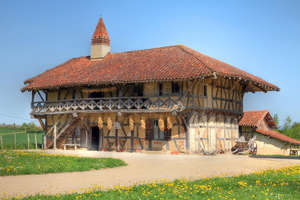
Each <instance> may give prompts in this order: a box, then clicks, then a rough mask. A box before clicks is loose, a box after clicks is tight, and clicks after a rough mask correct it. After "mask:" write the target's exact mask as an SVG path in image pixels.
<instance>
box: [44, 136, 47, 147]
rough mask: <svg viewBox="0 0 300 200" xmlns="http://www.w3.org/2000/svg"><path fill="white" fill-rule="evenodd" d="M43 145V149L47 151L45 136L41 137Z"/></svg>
mask: <svg viewBox="0 0 300 200" xmlns="http://www.w3.org/2000/svg"><path fill="white" fill-rule="evenodd" d="M43 144H44V146H43V149H47V136H46V135H44V136H43Z"/></svg>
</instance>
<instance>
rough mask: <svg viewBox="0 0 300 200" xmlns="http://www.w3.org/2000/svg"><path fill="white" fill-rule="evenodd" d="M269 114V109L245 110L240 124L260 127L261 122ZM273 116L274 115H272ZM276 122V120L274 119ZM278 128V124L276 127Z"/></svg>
mask: <svg viewBox="0 0 300 200" xmlns="http://www.w3.org/2000/svg"><path fill="white" fill-rule="evenodd" d="M268 114H269V111H268V110H256V111H245V112H244V114H243V117H242V119H241V120H240V122H239V125H240V126H251V127H254V128H259V123H260V122H261V121H262V120H264V119H265V117H266V116H267V115H268ZM271 118H272V117H271ZM272 121H273V123H271V124H269V125H272V124H274V120H273V119H272ZM274 128H276V124H275V127H274Z"/></svg>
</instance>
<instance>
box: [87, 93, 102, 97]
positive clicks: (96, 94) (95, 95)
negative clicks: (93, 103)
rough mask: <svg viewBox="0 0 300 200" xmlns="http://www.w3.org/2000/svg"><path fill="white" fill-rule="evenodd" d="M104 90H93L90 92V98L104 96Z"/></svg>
mask: <svg viewBox="0 0 300 200" xmlns="http://www.w3.org/2000/svg"><path fill="white" fill-rule="evenodd" d="M103 97H104V92H92V93H89V98H103Z"/></svg>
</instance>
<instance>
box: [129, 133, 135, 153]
mask: <svg viewBox="0 0 300 200" xmlns="http://www.w3.org/2000/svg"><path fill="white" fill-rule="evenodd" d="M130 147H131V151H134V129H133V130H132V131H131V135H130Z"/></svg>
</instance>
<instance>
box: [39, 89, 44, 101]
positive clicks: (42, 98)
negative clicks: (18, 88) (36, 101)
mask: <svg viewBox="0 0 300 200" xmlns="http://www.w3.org/2000/svg"><path fill="white" fill-rule="evenodd" d="M37 93H38V95H39V97H40V98H41V100H42V101H45V99H44V97H43V96H42V95H41V93H40V91H39V90H38V91H37Z"/></svg>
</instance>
